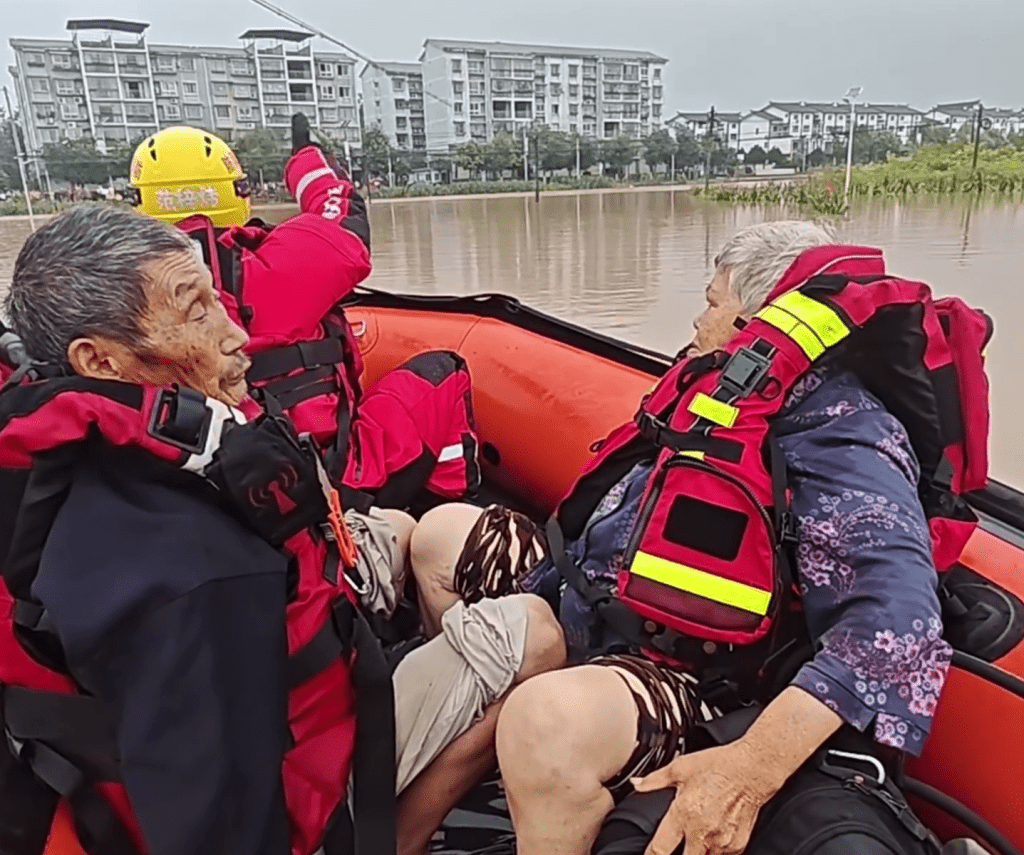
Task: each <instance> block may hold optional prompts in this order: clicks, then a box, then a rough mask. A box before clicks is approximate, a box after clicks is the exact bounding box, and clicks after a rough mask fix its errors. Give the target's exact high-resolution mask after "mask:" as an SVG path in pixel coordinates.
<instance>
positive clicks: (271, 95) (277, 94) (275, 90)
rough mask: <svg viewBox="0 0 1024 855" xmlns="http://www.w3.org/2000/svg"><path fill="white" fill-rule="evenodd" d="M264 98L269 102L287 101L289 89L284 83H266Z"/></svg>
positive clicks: (264, 85)
mask: <svg viewBox="0 0 1024 855" xmlns="http://www.w3.org/2000/svg"><path fill="white" fill-rule="evenodd" d="M263 97H264V98H266V99H267V100H268V101H287V100H288V87H287V86H286V85H285V84H284V83H275V82H270V83H264V84H263Z"/></svg>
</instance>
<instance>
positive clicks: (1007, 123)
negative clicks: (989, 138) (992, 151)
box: [928, 101, 1024, 134]
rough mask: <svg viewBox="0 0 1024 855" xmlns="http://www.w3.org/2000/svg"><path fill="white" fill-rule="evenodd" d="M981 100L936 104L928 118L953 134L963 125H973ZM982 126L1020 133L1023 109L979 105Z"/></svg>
mask: <svg viewBox="0 0 1024 855" xmlns="http://www.w3.org/2000/svg"><path fill="white" fill-rule="evenodd" d="M979 106H981V101H958V102H956V103H955V104H938V105H936V106H935V107H932V109H931V110H930V111H929V113H928V118H929V119H931V120H932V121H933V122H935V123H936V124H938V125H940V126H941V127H944V128H949V131H950V133H952V134H955V133H957V131H959V130H960V129H961V128H962V127H963V126H964V125H968V126H973V125H974V123H975V122H977V120H978V107H979ZM981 121H982V127H983V128H984V129H985V130H993V131H999V132H1000V133H1004V134H1011V133H1020V132H1021V131H1022V130H1024V110H1007V109H1003V108H1001V107H984V106H981Z"/></svg>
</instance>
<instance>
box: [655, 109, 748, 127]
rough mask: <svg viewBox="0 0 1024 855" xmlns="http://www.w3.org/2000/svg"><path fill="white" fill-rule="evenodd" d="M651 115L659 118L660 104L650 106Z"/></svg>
mask: <svg viewBox="0 0 1024 855" xmlns="http://www.w3.org/2000/svg"><path fill="white" fill-rule="evenodd" d="M651 115H653V116H654V118H655V119H660V118H661V104H655V105H654V106H653V107H651ZM757 132H758V133H761V129H760V128H758V130H757Z"/></svg>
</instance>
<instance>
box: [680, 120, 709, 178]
mask: <svg viewBox="0 0 1024 855" xmlns="http://www.w3.org/2000/svg"><path fill="white" fill-rule="evenodd" d="M703 161H704V153H703V151H702V150H701V147H700V143H699V142H697V138H696V137H695V136H694V135H693V133H692V132H691V131H690V130H689V129H688V128H684V127H681V126H676V169H680V168H681V169H689V168H692V167H694V166H696V165H697V164H698V163H702V162H703Z"/></svg>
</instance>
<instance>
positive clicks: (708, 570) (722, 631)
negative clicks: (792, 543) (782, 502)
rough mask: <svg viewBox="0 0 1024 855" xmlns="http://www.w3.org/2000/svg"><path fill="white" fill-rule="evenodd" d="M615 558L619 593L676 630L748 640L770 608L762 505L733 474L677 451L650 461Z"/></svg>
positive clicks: (771, 538)
mask: <svg viewBox="0 0 1024 855" xmlns="http://www.w3.org/2000/svg"><path fill="white" fill-rule="evenodd" d="M623 559H624V560H623V568H622V570H621V571H620V572H619V579H618V588H617V593H618V597H619V599H621V600H622V601H623V602H624V603H626V604H627V605H628V606H629V607H630V608H631V609H633V610H634V611H636V612H637V613H638V614H640V615H641V616H642V617H645V618H647V619H648V620H650V621H653V622H655V623H657V624H661V625H664V626H667V627H669V628H670V629H673V630H676V631H677V632H681V633H684V634H686V635H690V636H693V637H696V638H698V639H704V640H706V641H712V642H716V643H726V644H751V643H753V642H755V641H757V640H759V639H760V638H762V637H763V636H764V635H765V634H766V633H767V632H768V630H769V628H770V627H771V624H772V621H773V620H774V618H775V615H776V614H777V612H778V608H779V600H780V592H781V590H782V582H781V579H780V576H779V572H778V570H779V567H778V550H777V546H776V536H775V530H774V526H773V523H772V519H771V517H770V515H769V512H768V510H767V509H766V508H765V507H764V506H763V505H762V504H761V503H760V502H759V501H758V500H757V498H756V497H755V496H754V494H753V493H752V492H751V490H750V489H749V488H748V487H747V486H746V485H744V484H743V483H742V482H741V481H739V479H737V478H734V477H733V476H731V475H728V474H727V473H725V472H722V471H720V470H718V469H716V468H715V467H714V466H712V465H710V464H708V463H705V462H704V461H702V460H699V459H696V458H694V457H692V456H689V455H687V454H685V453H677V452H672V451H666V452H663V453H662V456H661V457H660V458H659V462H658V466H657V468H656V470H655V473H654V476H653V477H652V478H651V479H650V481H649V483H648V487H647V493H646V495H645V497H644V499H643V501H642V504H641V508H640V512H639V514H638V515H637V519H636V522H635V523H634V526H633V530H632V533H631V535H630V539H629V543H628V546H627V549H626V552H625V555H624V556H623Z"/></svg>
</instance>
